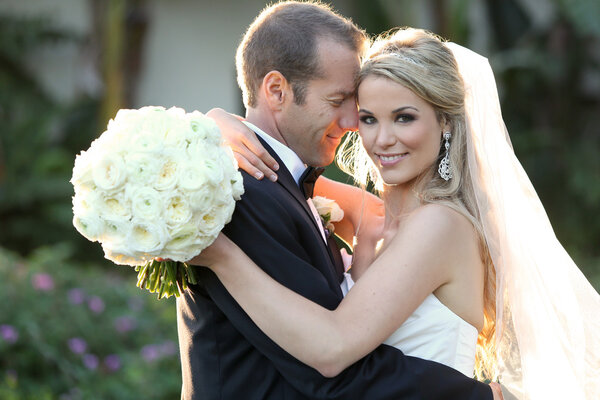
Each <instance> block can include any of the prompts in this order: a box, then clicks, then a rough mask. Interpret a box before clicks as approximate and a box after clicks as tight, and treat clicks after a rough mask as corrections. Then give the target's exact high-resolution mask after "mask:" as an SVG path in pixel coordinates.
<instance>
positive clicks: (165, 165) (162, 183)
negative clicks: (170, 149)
mask: <svg viewBox="0 0 600 400" xmlns="http://www.w3.org/2000/svg"><path fill="white" fill-rule="evenodd" d="M156 162H157V163H158V174H157V176H156V180H155V181H154V185H153V186H154V188H155V189H156V190H162V191H167V190H171V189H173V188H174V187H175V185H177V178H178V173H179V165H178V163H177V159H176V158H175V157H172V156H171V155H170V154H166V155H165V156H164V157H161V158H160V159H157V160H156Z"/></svg>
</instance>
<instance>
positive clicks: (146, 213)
mask: <svg viewBox="0 0 600 400" xmlns="http://www.w3.org/2000/svg"><path fill="white" fill-rule="evenodd" d="M130 198H131V211H132V214H133V217H134V218H136V219H140V218H141V219H148V220H151V221H152V220H155V221H156V220H159V219H160V218H161V216H162V211H163V208H164V204H163V197H162V196H161V195H160V193H159V192H158V191H156V190H154V189H153V188H151V187H139V188H136V190H135V192H134V193H131V194H130Z"/></svg>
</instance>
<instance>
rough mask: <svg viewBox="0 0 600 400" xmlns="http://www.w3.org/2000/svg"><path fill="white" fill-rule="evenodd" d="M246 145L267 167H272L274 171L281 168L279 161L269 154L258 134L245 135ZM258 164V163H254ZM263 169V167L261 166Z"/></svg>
mask: <svg viewBox="0 0 600 400" xmlns="http://www.w3.org/2000/svg"><path fill="white" fill-rule="evenodd" d="M244 139H245V140H244V141H243V143H244V145H245V146H246V147H247V148H248V149H249V150H250V151H251V152H252V153H254V155H255V156H257V157H258V158H259V159H260V161H262V163H263V164H264V165H265V167H267V166H268V167H267V168H270V169H271V170H273V171H277V170H278V169H279V164H277V161H275V159H274V158H273V157H272V156H271V154H269V152H268V151H267V150H266V149H265V148H264V147H263V145H262V144H261V143H260V142H259V141H258V139H257V137H256V135H251V136H245V137H244ZM254 165H255V166H257V165H256V164H254ZM261 170H262V168H261Z"/></svg>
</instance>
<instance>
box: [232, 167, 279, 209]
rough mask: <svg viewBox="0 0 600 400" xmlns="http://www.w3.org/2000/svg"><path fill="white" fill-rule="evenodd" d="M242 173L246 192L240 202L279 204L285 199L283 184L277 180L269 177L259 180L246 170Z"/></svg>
mask: <svg viewBox="0 0 600 400" xmlns="http://www.w3.org/2000/svg"><path fill="white" fill-rule="evenodd" d="M240 172H241V173H242V177H243V182H244V194H243V195H242V198H241V200H239V201H238V203H240V202H241V203H242V204H247V203H257V202H258V203H260V204H261V205H268V204H277V203H281V202H282V201H284V192H285V190H283V188H282V186H281V185H280V184H279V183H277V182H272V181H270V180H268V179H261V180H258V179H256V178H255V177H253V176H252V175H250V174H248V173H247V172H245V171H240Z"/></svg>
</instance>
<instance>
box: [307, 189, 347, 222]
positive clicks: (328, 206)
mask: <svg viewBox="0 0 600 400" xmlns="http://www.w3.org/2000/svg"><path fill="white" fill-rule="evenodd" d="M312 202H313V204H314V206H315V208H316V209H317V212H318V213H319V215H320V216H321V217H323V219H324V220H325V223H327V222H338V221H341V220H342V218H344V211H343V210H342V209H341V208H340V206H339V205H338V204H337V203H336V202H335V200H331V199H328V198H326V197H321V196H315V197H313V198H312Z"/></svg>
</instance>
